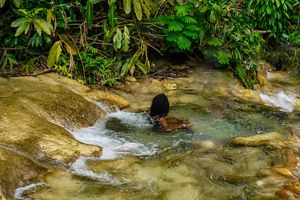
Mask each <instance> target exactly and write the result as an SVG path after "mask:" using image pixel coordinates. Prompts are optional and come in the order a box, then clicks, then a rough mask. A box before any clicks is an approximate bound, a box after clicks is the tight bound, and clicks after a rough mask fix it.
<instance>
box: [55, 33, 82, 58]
mask: <svg viewBox="0 0 300 200" xmlns="http://www.w3.org/2000/svg"><path fill="white" fill-rule="evenodd" d="M59 38H60V39H61V40H62V41H63V42H64V44H65V46H66V49H67V51H68V53H69V54H70V55H77V54H78V53H79V52H78V49H77V47H76V45H75V43H74V42H73V41H71V40H70V39H69V37H68V36H67V35H66V34H61V35H59Z"/></svg>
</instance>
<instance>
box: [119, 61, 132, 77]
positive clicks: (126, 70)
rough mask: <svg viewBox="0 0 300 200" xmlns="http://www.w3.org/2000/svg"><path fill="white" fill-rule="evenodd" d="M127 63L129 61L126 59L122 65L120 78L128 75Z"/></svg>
mask: <svg viewBox="0 0 300 200" xmlns="http://www.w3.org/2000/svg"><path fill="white" fill-rule="evenodd" d="M129 62H130V59H129V58H128V59H127V60H126V62H125V63H124V64H123V65H122V69H121V77H124V76H125V75H126V74H128V71H129Z"/></svg>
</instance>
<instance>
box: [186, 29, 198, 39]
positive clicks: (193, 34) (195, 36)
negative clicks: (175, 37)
mask: <svg viewBox="0 0 300 200" xmlns="http://www.w3.org/2000/svg"><path fill="white" fill-rule="evenodd" d="M182 33H183V34H184V35H186V36H188V37H190V38H192V39H194V40H196V39H198V38H199V33H198V32H196V31H183V32H182Z"/></svg>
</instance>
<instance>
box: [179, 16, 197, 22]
mask: <svg viewBox="0 0 300 200" xmlns="http://www.w3.org/2000/svg"><path fill="white" fill-rule="evenodd" d="M180 20H181V21H184V22H185V23H187V24H197V20H196V19H194V18H193V17H191V16H183V17H181V18H180Z"/></svg>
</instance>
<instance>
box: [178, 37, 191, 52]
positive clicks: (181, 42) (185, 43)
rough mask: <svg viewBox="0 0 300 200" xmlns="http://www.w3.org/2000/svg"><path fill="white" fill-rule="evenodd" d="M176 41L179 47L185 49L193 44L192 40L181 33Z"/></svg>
mask: <svg viewBox="0 0 300 200" xmlns="http://www.w3.org/2000/svg"><path fill="white" fill-rule="evenodd" d="M176 43H177V45H178V47H179V48H180V49H183V50H186V49H189V48H190V47H191V45H192V42H191V40H189V39H188V38H187V37H185V36H184V35H179V36H178V40H177V41H176Z"/></svg>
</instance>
